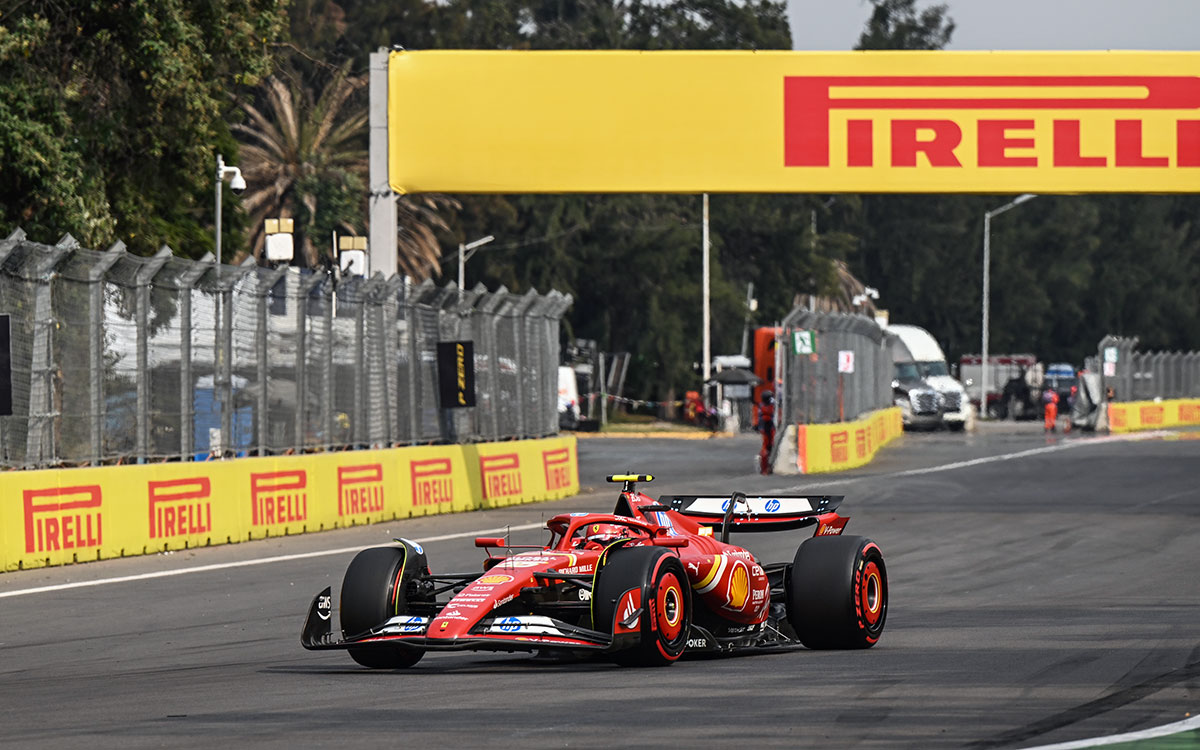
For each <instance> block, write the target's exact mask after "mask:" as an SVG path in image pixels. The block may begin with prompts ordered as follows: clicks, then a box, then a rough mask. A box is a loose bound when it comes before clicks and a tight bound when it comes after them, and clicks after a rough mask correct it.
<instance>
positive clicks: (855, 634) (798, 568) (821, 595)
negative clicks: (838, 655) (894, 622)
mask: <svg viewBox="0 0 1200 750" xmlns="http://www.w3.org/2000/svg"><path fill="white" fill-rule="evenodd" d="M887 605H888V585H887V568H886V567H885V566H884V564H883V553H882V552H881V551H880V549H879V545H878V544H876V543H875V542H873V541H871V540H870V539H867V538H865V537H861V536H828V537H814V538H812V539H807V540H805V541H804V543H803V544H801V545H800V548H799V549H798V550H796V558H795V561H794V562H793V563H792V567H791V569H790V570H789V571H788V577H787V613H788V622H789V623H791V625H792V628H793V629H794V630H795V631H796V635H797V636H798V637H799V639H800V642H801V643H803V644H804V645H805V646H808V647H809V648H870V647H871V646H874V645H875V644H876V642H878V641H879V636H880V635H881V634H882V633H883V624H884V621H885V620H886V619H887Z"/></svg>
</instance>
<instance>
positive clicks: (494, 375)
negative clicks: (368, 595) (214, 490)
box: [0, 230, 571, 468]
mask: <svg viewBox="0 0 1200 750" xmlns="http://www.w3.org/2000/svg"><path fill="white" fill-rule="evenodd" d="M570 304H571V297H570V296H569V295H564V294H561V293H559V292H556V291H555V292H550V293H549V294H539V293H537V292H535V291H530V292H528V293H527V294H524V295H516V294H512V293H510V292H508V291H507V290H505V289H504V288H503V287H502V288H500V289H499V290H497V291H495V292H488V291H487V290H486V289H484V288H483V287H482V286H477V287H476V288H475V289H473V290H467V291H460V290H458V289H457V288H456V287H455V286H454V285H453V284H451V285H449V286H448V287H444V288H442V287H437V286H435V285H434V284H433V283H432V282H431V281H426V282H425V283H423V284H420V285H416V286H412V285H407V284H405V282H404V280H403V278H401V277H398V276H393V277H392V278H384V277H383V276H382V275H380V274H376V275H375V276H374V277H372V278H369V279H368V278H362V277H346V278H341V279H340V280H339V279H337V278H335V277H334V276H332V275H329V274H327V273H325V272H324V271H321V270H318V271H312V270H309V269H296V268H290V267H284V268H278V269H273V268H263V267H259V266H257V265H255V264H254V263H253V261H249V262H248V263H247V264H245V265H241V266H228V265H221V264H218V263H215V262H213V259H212V256H211V255H210V256H208V257H207V258H206V259H203V260H201V261H191V260H188V259H185V258H179V257H175V256H174V255H173V254H172V252H171V250H170V249H169V248H165V247H164V248H163V249H162V250H160V251H159V253H158V254H157V255H155V256H153V257H149V258H143V257H138V256H134V255H130V254H128V253H127V252H125V248H124V246H123V245H122V244H121V243H117V244H116V245H114V246H113V247H111V248H109V249H108V250H107V251H102V252H101V251H95V250H89V249H86V248H81V247H79V245H78V243H77V242H75V240H74V239H72V238H71V237H70V236H69V235H68V236H66V237H64V238H63V240H61V241H60V242H59V243H58V244H56V245H44V244H39V243H36V242H30V241H28V240H27V239H26V238H25V234H24V233H23V232H21V231H20V230H17V231H16V232H14V233H13V234H12V235H11V236H9V237H8V239H6V240H3V241H0V314H8V315H9V316H10V322H11V372H12V406H13V414H12V416H2V417H0V465H3V466H8V467H22V468H34V467H47V466H59V465H86V464H101V463H113V462H121V461H149V460H201V459H204V458H208V457H210V456H214V455H217V456H220V455H272V454H281V453H288V452H299V451H308V450H332V449H344V448H354V447H370V446H390V445H409V444H417V443H436V442H459V443H464V442H475V441H485V440H503V439H509V438H525V437H543V436H546V435H551V434H554V433H557V432H558V415H557V408H556V403H557V366H558V359H559V357H558V338H559V321H560V319H561V317H562V315H563V313H564V312H565V311H566V309H567V307H568V306H569V305H570ZM442 341H471V342H473V345H474V364H475V393H476V406H474V407H473V408H464V409H444V408H442V405H441V404H440V403H439V389H438V364H437V344H438V342H442Z"/></svg>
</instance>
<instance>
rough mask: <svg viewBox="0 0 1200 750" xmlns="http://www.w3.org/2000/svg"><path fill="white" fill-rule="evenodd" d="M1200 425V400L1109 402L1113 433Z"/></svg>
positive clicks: (1109, 427)
mask: <svg viewBox="0 0 1200 750" xmlns="http://www.w3.org/2000/svg"><path fill="white" fill-rule="evenodd" d="M1192 425H1200V399H1194V398H1191V399H1170V400H1163V401H1125V402H1118V403H1110V404H1109V405H1108V429H1109V431H1110V432H1135V431H1137V430H1159V429H1167V428H1171V427H1187V426H1192Z"/></svg>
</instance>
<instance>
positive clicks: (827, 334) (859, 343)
mask: <svg viewBox="0 0 1200 750" xmlns="http://www.w3.org/2000/svg"><path fill="white" fill-rule="evenodd" d="M775 351H776V363H777V371H778V375H777V379H778V380H779V381H780V382H781V383H782V384H783V389H782V392H781V393H780V394H779V412H780V424H819V423H828V422H841V421H845V420H853V419H856V418H857V417H858V416H860V415H862V414H865V413H867V412H870V411H874V410H876V409H883V408H886V407H888V406H891V405H892V385H891V383H892V353H891V349H890V348H889V347H888V345H887V342H886V341H885V340H884V336H883V330H882V329H881V328H880V327H879V326H878V325H876V323H875V322H874V321H873V320H871V319H869V318H866V317H863V316H862V315H848V314H844V313H821V312H812V311H810V310H807V309H805V308H802V307H798V308H796V309H794V310H792V312H790V313H789V314H788V316H787V317H786V318H784V319H783V322H782V323H781V328H780V334H779V338H777V339H776V347H775Z"/></svg>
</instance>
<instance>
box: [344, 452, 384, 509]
mask: <svg viewBox="0 0 1200 750" xmlns="http://www.w3.org/2000/svg"><path fill="white" fill-rule="evenodd" d="M337 483H338V515H339V516H342V517H345V516H359V515H364V514H368V513H382V512H383V465H382V464H366V465H364V466H339V467H338V469H337Z"/></svg>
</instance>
